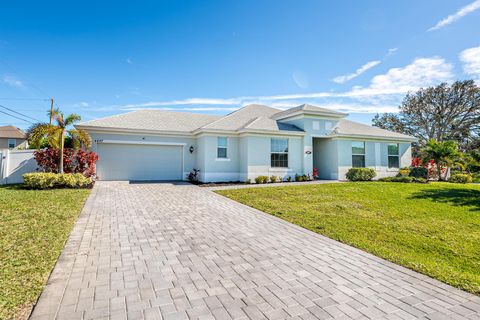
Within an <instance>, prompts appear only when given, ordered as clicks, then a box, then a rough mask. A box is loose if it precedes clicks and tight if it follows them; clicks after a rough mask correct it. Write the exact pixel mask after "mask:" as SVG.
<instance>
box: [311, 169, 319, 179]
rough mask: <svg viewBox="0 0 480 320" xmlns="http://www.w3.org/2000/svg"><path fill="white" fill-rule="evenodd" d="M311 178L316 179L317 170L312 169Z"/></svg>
mask: <svg viewBox="0 0 480 320" xmlns="http://www.w3.org/2000/svg"><path fill="white" fill-rule="evenodd" d="M312 176H313V179H317V178H318V168H313V172H312Z"/></svg>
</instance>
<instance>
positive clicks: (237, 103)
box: [104, 57, 453, 113]
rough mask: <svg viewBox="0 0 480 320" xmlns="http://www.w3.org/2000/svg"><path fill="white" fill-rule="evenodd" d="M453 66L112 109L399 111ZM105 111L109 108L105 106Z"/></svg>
mask: <svg viewBox="0 0 480 320" xmlns="http://www.w3.org/2000/svg"><path fill="white" fill-rule="evenodd" d="M452 70H453V66H452V65H451V64H449V63H447V62H446V61H445V60H444V59H443V58H441V57H429V58H418V59H415V60H413V61H412V62H411V63H410V64H408V65H406V66H404V67H401V68H391V69H390V70H388V71H387V72H386V73H384V74H380V75H376V76H374V77H373V78H372V80H371V81H370V84H369V85H368V86H366V87H358V86H357V87H353V88H352V89H351V90H348V91H343V92H334V91H330V92H326V91H324V92H312V93H298V94H297V93H295V94H284V95H272V96H241V97H234V98H226V99H222V98H188V99H182V100H171V101H151V102H144V103H136V104H125V105H113V106H110V107H109V108H111V110H139V109H162V110H177V111H194V112H202V111H204V112H208V111H218V112H222V111H223V112H230V111H233V110H236V109H238V108H240V107H242V106H245V105H247V104H252V103H257V104H265V105H269V106H272V107H275V108H278V109H286V108H290V107H293V106H298V105H300V104H303V103H310V104H314V105H318V106H321V107H325V108H330V109H333V110H338V111H343V112H369V113H372V112H395V111H398V108H397V106H398V105H399V103H400V102H401V100H402V99H403V97H404V95H405V93H407V92H409V91H415V90H417V89H419V88H421V87H427V86H432V85H436V84H438V83H441V82H445V81H447V82H448V81H450V80H452V79H453V73H452ZM104 108H105V107H104Z"/></svg>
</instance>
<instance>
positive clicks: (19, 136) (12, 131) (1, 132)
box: [0, 126, 27, 149]
mask: <svg viewBox="0 0 480 320" xmlns="http://www.w3.org/2000/svg"><path fill="white" fill-rule="evenodd" d="M18 147H24V148H26V147H27V135H26V134H25V132H23V131H22V130H21V129H19V128H17V127H14V126H2V127H0V149H16V148H18Z"/></svg>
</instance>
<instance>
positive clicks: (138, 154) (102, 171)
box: [97, 143, 183, 180]
mask: <svg viewBox="0 0 480 320" xmlns="http://www.w3.org/2000/svg"><path fill="white" fill-rule="evenodd" d="M182 148H183V147H181V146H158V145H136V144H109V143H99V144H98V145H97V152H98V156H99V160H98V162H97V175H98V177H99V179H100V180H182V171H183V167H182V163H183V158H182V157H183V154H182V151H183V149H182Z"/></svg>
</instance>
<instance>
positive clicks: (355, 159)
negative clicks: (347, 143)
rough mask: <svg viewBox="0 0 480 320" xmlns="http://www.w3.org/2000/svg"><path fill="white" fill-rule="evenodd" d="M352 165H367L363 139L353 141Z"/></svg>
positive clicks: (357, 166)
mask: <svg viewBox="0 0 480 320" xmlns="http://www.w3.org/2000/svg"><path fill="white" fill-rule="evenodd" d="M352 167H354V168H364V167H365V142H362V141H353V142H352Z"/></svg>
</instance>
